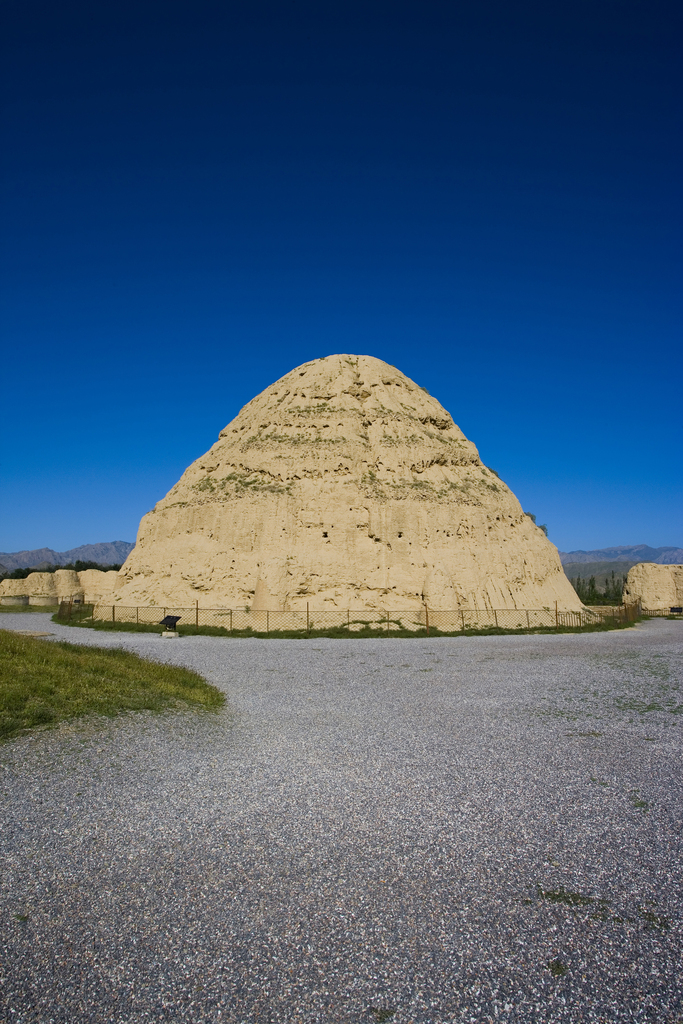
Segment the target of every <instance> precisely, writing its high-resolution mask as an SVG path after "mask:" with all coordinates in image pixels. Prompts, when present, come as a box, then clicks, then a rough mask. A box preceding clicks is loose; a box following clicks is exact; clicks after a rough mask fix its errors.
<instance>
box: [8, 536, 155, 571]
mask: <svg viewBox="0 0 683 1024" xmlns="http://www.w3.org/2000/svg"><path fill="white" fill-rule="evenodd" d="M134 547H135V544H131V543H129V541H127V540H110V541H103V543H102V544H82V545H81V547H80V548H71V550H70V551H53V550H52V548H34V550H33V551H0V572H2V571H3V567H4V568H5V569H6V570H7V571H9V572H13V571H14V569H34V568H35V569H39V568H41V567H43V566H46V565H68V564H69V563H70V562H77V561H81V562H99V563H100V565H118V564H119V563H122V562H125V560H126V559H127V558H128V555H129V554H130V553H131V551H132V550H133V548H134Z"/></svg>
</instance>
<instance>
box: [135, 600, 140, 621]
mask: <svg viewBox="0 0 683 1024" xmlns="http://www.w3.org/2000/svg"><path fill="white" fill-rule="evenodd" d="M135 622H136V625H137V624H139V622H140V606H139V605H136V606H135Z"/></svg>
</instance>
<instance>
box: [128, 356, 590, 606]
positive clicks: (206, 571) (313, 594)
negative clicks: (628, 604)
mask: <svg viewBox="0 0 683 1024" xmlns="http://www.w3.org/2000/svg"><path fill="white" fill-rule="evenodd" d="M115 598H116V600H118V601H120V602H121V603H125V604H150V603H154V604H175V605H191V604H194V602H195V601H196V600H199V602H200V605H201V606H204V607H209V606H211V607H218V606H224V607H234V608H237V607H247V606H248V607H251V608H254V609H256V608H261V609H264V608H268V609H272V610H274V609H301V608H304V609H305V608H306V605H307V604H308V605H309V607H310V608H311V609H320V608H351V609H357V610H360V609H367V608H370V609H379V608H388V609H402V608H405V609H410V608H417V607H420V606H421V605H422V604H423V603H427V604H428V605H429V606H430V607H433V608H434V609H455V608H472V609H482V608H543V607H552V608H554V606H555V602H557V603H558V607H559V608H560V609H561V610H562V609H578V608H580V607H581V604H580V602H579V600H578V598H577V596H576V594H575V593H574V590H573V588H572V586H571V584H570V583H569V581H568V580H567V578H566V576H565V575H564V572H563V570H562V566H561V564H560V559H559V556H558V553H557V549H556V548H555V547H554V546H553V545H552V544H551V543H550V542H549V541H548V539H547V538H546V536H545V534H544V533H543V531H542V530H540V529H539V528H538V527H537V526H535V525H534V523H533V521H532V519H531V518H530V517H529V516H527V515H525V513H524V512H523V511H522V508H521V506H520V504H519V502H518V501H517V499H516V498H515V496H514V494H513V493H512V492H511V491H510V489H509V488H508V487H506V485H505V484H504V483H503V482H502V480H500V479H499V478H498V476H497V475H496V474H495V473H494V472H493V471H492V470H490V469H488V468H487V467H486V466H484V465H483V464H482V462H481V460H480V458H479V453H478V452H477V449H476V448H475V446H474V445H473V444H472V442H471V441H468V440H467V438H466V437H465V436H464V434H463V433H462V431H461V430H460V429H459V428H458V427H457V426H456V425H455V423H454V422H453V420H452V418H451V416H450V414H449V413H448V412H446V410H445V409H444V408H443V407H442V406H441V405H440V404H439V403H438V402H437V400H436V399H435V398H432V397H431V396H430V395H429V394H427V392H426V391H425V390H424V389H423V388H420V387H418V385H417V384H415V383H414V382H413V381H412V380H410V379H409V378H408V377H406V376H405V375H404V374H402V373H401V372H400V371H399V370H397V369H395V367H393V366H389V365H388V364H387V363H384V362H382V361H381V360H379V359H374V358H373V357H371V356H350V355H333V356H327V357H325V358H324V359H316V360H315V361H313V362H310V363H305V364H304V365H303V366H299V367H297V368H296V369H295V370H292V371H291V372H290V373H288V374H286V375H285V376H284V377H282V378H281V379H280V380H278V381H276V383H275V384H272V385H271V386H270V387H268V388H266V389H265V391H263V392H262V393H261V394H260V395H257V396H256V398H254V399H252V401H251V402H249V403H248V405H246V406H245V407H244V408H243V409H242V411H241V412H240V413H239V415H238V416H237V417H236V418H235V419H234V420H233V421H232V423H229V424H228V426H227V427H226V428H225V429H224V430H223V431H221V434H220V436H219V438H218V440H217V441H216V443H215V444H214V445H213V446H212V448H210V449H209V451H208V452H207V453H206V455H203V456H202V457H201V458H200V459H197V461H196V462H194V463H193V464H192V465H191V466H190V467H189V468H188V469H187V470H186V471H185V473H184V474H183V476H182V477H181V479H180V480H179V481H178V483H177V484H176V485H175V487H173V488H172V489H171V490H170V491H169V493H168V494H167V495H166V497H165V498H163V499H162V500H161V501H160V502H159V503H158V504H157V505H156V506H155V508H154V509H153V511H152V512H150V513H149V514H148V515H146V516H145V517H144V519H143V520H142V522H141V524H140V530H139V533H138V538H137V543H136V546H135V548H134V550H133V551H132V552H131V554H130V555H129V557H128V559H127V560H126V563H125V565H124V566H123V568H122V570H121V572H120V574H119V580H118V582H117V585H116V590H115Z"/></svg>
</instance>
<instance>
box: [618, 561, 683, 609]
mask: <svg viewBox="0 0 683 1024" xmlns="http://www.w3.org/2000/svg"><path fill="white" fill-rule="evenodd" d="M623 600H624V604H636V603H637V602H638V601H640V603H641V605H642V606H643V608H648V609H651V610H652V611H656V610H658V609H662V608H674V607H682V606H683V565H658V564H657V563H656V562H639V563H638V565H634V566H632V567H631V568H630V569H629V571H628V576H627V577H626V584H625V585H624V594H623Z"/></svg>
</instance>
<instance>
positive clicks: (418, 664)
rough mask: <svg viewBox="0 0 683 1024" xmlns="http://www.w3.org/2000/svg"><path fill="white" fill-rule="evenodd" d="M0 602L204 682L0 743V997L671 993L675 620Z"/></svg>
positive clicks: (271, 1016)
mask: <svg viewBox="0 0 683 1024" xmlns="http://www.w3.org/2000/svg"><path fill="white" fill-rule="evenodd" d="M29 620H30V621H29ZM0 626H1V627H2V628H9V627H10V626H11V627H12V628H17V629H35V630H45V631H49V632H51V633H53V634H54V636H55V638H61V637H65V638H67V639H69V640H70V641H72V642H79V643H84V644H93V645H97V646H102V647H125V648H126V649H127V650H132V651H136V652H138V653H139V654H141V655H144V656H146V657H152V658H156V659H159V660H164V661H168V662H173V663H175V664H180V665H187V666H189V667H191V668H194V669H196V670H197V671H199V672H200V673H201V674H202V675H204V676H205V678H207V679H208V680H210V681H211V682H213V683H215V684H216V685H218V686H219V687H221V689H223V690H224V691H225V693H226V694H227V697H228V701H229V707H228V708H227V709H225V710H224V711H221V712H220V713H207V712H203V713H196V712H184V711H183V712H179V713H176V714H171V713H165V714H161V715H152V714H138V715H127V716H123V717H120V718H117V719H112V720H106V721H105V722H104V723H102V722H99V721H92V720H89V721H81V722H76V723H73V724H70V725H65V726H62V727H60V728H59V729H55V730H50V731H45V732H40V733H34V734H32V735H28V736H24V737H21V738H19V739H17V740H14V741H12V742H10V743H6V744H4V745H2V746H0V791H1V792H2V803H1V810H0V862H1V865H2V878H3V885H2V893H1V896H0V972H1V973H2V995H1V996H0V1016H1V1017H2V1019H3V1020H7V1021H16V1022H29V1021H30V1022H41V1024H43V1022H45V1024H47V1022H59V1024H62V1022H63V1024H67V1022H68V1024H77V1022H81V1021H92V1022H97V1024H100V1022H103V1024H109V1022H117V1024H118V1022H127V1024H133V1022H135V1024H137V1022H143V1021H144V1022H148V1021H168V1022H179V1021H189V1022H197V1024H199V1022H206V1024H209V1022H211V1024H214V1022H216V1021H221V1022H223V1021H229V1022H235V1024H244V1022H252V1021H253V1022H326V1024H327V1022H329V1024H333V1022H335V1024H336V1022H339V1024H342V1022H354V1024H363V1022H368V1024H371V1022H373V1021H380V1020H391V1021H392V1024H408V1022H411V1024H418V1022H419V1024H424V1022H430V1024H447V1022H448V1024H451V1022H461V1021H463V1022H465V1021H466V1022H476V1024H480V1022H484V1021H515V1022H525V1024H526V1022H531V1021H533V1022H543V1024H550V1022H555V1021H557V1022H560V1021H575V1022H584V1021H585V1022H598V1021H599V1022H612V1021H653V1022H654V1021H657V1022H674V1021H680V1020H681V1019H683V958H682V957H681V936H682V933H683V927H682V925H683V921H682V914H681V910H682V903H683V898H682V892H683V888H682V882H683V877H682V876H683V857H682V856H681V854H682V849H681V847H682V845H683V840H682V836H683V828H682V825H683V822H682V821H681V817H682V814H681V812H682V807H683V801H682V800H681V789H682V786H681V770H680V769H681V724H682V722H683V715H682V714H681V712H682V711H683V697H681V692H680V690H679V687H680V684H681V679H682V676H683V668H682V666H683V627H681V624H680V623H678V622H668V621H665V620H659V621H651V622H648V623H644V624H642V625H640V626H638V627H637V628H635V629H632V630H625V631H619V632H613V633H600V634H584V635H580V636H574V635H560V636H557V637H555V636H549V635H546V636H532V637H472V638H454V639H445V638H438V639H415V640H392V639H383V640H346V641H334V640H301V641H296V640H294V641H292V640H290V641H280V640H226V639H220V638H213V637H188V638H181V639H178V640H162V639H161V638H160V637H157V636H150V635H149V634H122V633H116V634H106V633H94V632H89V631H86V630H79V629H71V628H68V627H63V626H56V625H54V624H53V623H52V622H51V621H50V620H49V617H48V616H41V615H37V614H31V615H30V616H29V615H22V614H15V615H12V616H10V615H6V616H3V617H2V620H0Z"/></svg>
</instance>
